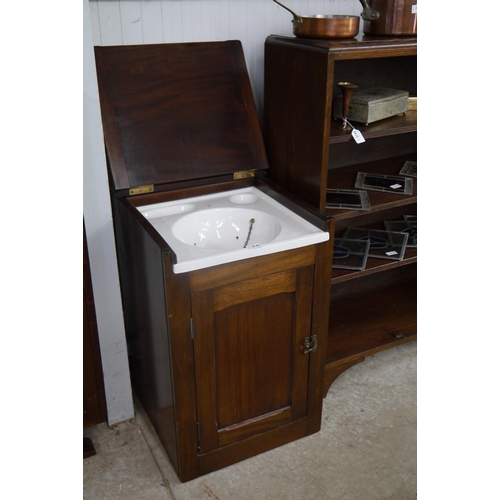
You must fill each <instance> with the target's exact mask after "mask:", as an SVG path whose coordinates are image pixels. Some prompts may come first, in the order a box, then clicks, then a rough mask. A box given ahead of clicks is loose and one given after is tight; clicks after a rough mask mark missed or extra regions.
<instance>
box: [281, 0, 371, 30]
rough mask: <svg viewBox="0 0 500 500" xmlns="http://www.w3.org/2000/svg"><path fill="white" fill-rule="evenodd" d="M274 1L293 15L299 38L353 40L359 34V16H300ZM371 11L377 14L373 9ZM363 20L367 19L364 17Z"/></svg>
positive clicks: (294, 26) (294, 28)
mask: <svg viewBox="0 0 500 500" xmlns="http://www.w3.org/2000/svg"><path fill="white" fill-rule="evenodd" d="M273 1H274V2H275V3H277V4H278V5H280V6H281V7H283V8H284V9H286V10H287V11H288V12H290V13H291V14H292V16H293V20H292V23H293V34H294V35H295V36H297V37H300V38H352V37H355V36H356V35H357V34H358V33H359V16H347V15H346V16H342V15H333V14H332V15H322V14H318V15H314V16H299V15H298V14H296V13H295V12H294V11H293V10H292V9H290V8H289V7H286V6H285V5H283V4H282V3H281V2H278V0H273ZM369 8H370V7H369ZM370 9H371V8H370ZM371 10H372V11H373V12H375V11H374V10H373V9H371ZM375 15H376V17H378V13H376V12H375ZM376 17H370V19H376ZM363 19H365V18H364V17H363Z"/></svg>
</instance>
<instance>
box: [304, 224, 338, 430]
mask: <svg viewBox="0 0 500 500" xmlns="http://www.w3.org/2000/svg"><path fill="white" fill-rule="evenodd" d="M327 230H328V231H329V233H330V239H329V240H328V241H326V242H324V243H322V244H321V245H317V246H316V265H315V267H314V290H313V300H312V320H311V335H316V336H317V339H318V348H317V350H316V352H312V353H311V354H310V355H309V379H308V384H309V385H308V399H307V434H312V433H314V432H318V431H319V430H320V428H321V417H322V410H323V379H324V374H325V364H326V357H327V351H328V324H329V318H330V289H331V281H330V276H331V266H332V255H333V243H334V233H335V221H334V220H333V219H331V220H329V221H328V229H327Z"/></svg>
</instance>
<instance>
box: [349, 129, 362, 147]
mask: <svg viewBox="0 0 500 500" xmlns="http://www.w3.org/2000/svg"><path fill="white" fill-rule="evenodd" d="M351 135H352V136H353V138H354V140H355V141H356V142H357V143H358V144H361V143H362V142H365V138H364V137H363V134H362V133H361V132H360V131H359V130H357V129H355V128H353V129H352V132H351Z"/></svg>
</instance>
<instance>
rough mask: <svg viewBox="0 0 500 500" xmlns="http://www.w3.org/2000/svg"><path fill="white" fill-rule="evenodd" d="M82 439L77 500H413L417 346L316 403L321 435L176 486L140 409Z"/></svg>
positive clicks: (374, 359)
mask: <svg viewBox="0 0 500 500" xmlns="http://www.w3.org/2000/svg"><path fill="white" fill-rule="evenodd" d="M136 410H137V414H136V418H135V419H134V420H133V421H129V422H124V423H121V424H118V425H116V426H113V428H109V427H108V426H107V424H105V423H103V424H100V425H97V426H95V427H93V428H91V429H87V430H86V431H85V432H84V436H88V437H91V438H92V440H93V443H94V446H95V448H96V451H97V454H96V455H95V456H93V457H90V458H87V459H85V460H84V461H83V485H84V487H83V498H84V500H108V499H126V500H129V499H130V500H191V499H196V500H198V499H199V500H269V499H273V500H295V499H297V500H327V499H332V500H337V499H342V500H415V499H416V498H417V477H416V476H417V422H416V419H417V344H416V342H412V343H409V344H405V345H402V346H399V347H396V348H393V349H390V350H388V351H385V352H382V353H379V354H376V355H374V356H370V357H368V358H366V360H365V362H364V363H361V364H358V365H356V366H354V367H352V368H350V369H349V370H347V371H346V372H344V373H343V374H342V375H341V376H340V377H339V378H338V379H337V380H336V381H335V382H334V383H333V385H332V387H331V388H330V391H329V393H328V396H327V397H326V398H325V399H324V405H323V422H322V428H321V431H320V432H318V433H316V434H314V435H312V436H308V437H306V438H303V439H301V440H298V441H295V442H293V443H290V444H288V445H285V446H282V447H280V448H277V449H274V450H271V451H269V452H267V453H263V454H261V455H259V456H256V457H252V458H250V459H248V460H245V461H243V462H240V463H238V464H235V465H232V466H230V467H227V468H225V469H223V470H220V471H217V472H213V473H211V474H208V475H206V476H203V477H200V478H197V479H195V480H193V481H190V482H188V483H184V484H183V483H180V482H179V480H178V479H177V476H176V475H175V472H174V470H173V468H172V466H171V465H170V462H169V460H168V458H167V456H166V454H165V452H164V451H163V449H162V447H161V445H160V443H159V441H158V438H157V437H156V435H155V433H154V431H153V429H152V427H151V425H150V423H149V421H148V419H147V417H146V416H145V414H144V413H143V411H142V409H141V408H140V406H138V407H137V408H136Z"/></svg>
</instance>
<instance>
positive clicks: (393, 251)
mask: <svg viewBox="0 0 500 500" xmlns="http://www.w3.org/2000/svg"><path fill="white" fill-rule="evenodd" d="M385 254H386V255H397V254H398V252H396V250H391V251H390V252H385Z"/></svg>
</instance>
